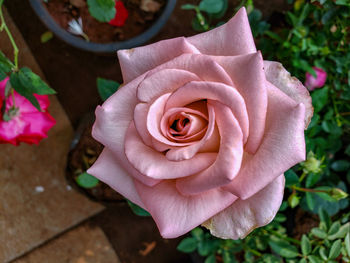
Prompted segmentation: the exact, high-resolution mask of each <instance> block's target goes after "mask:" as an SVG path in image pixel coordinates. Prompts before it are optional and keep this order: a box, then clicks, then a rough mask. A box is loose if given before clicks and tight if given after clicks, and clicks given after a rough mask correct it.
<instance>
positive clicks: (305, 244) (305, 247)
mask: <svg viewBox="0 0 350 263" xmlns="http://www.w3.org/2000/svg"><path fill="white" fill-rule="evenodd" d="M301 252H302V253H303V255H304V256H307V255H308V254H310V252H311V243H310V240H309V239H308V238H307V236H306V235H303V236H302V237H301Z"/></svg>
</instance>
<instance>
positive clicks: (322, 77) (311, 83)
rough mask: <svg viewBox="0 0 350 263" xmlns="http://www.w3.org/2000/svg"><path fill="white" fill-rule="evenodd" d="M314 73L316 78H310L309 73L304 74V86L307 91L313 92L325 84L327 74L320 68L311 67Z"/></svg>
mask: <svg viewBox="0 0 350 263" xmlns="http://www.w3.org/2000/svg"><path fill="white" fill-rule="evenodd" d="M313 69H314V70H315V72H316V78H315V77H314V76H312V75H311V74H310V73H309V72H306V76H305V77H306V81H305V86H306V87H307V88H308V89H309V90H314V89H315V88H322V87H323V86H324V84H325V83H326V79H327V72H326V71H324V70H323V69H321V68H317V67H313Z"/></svg>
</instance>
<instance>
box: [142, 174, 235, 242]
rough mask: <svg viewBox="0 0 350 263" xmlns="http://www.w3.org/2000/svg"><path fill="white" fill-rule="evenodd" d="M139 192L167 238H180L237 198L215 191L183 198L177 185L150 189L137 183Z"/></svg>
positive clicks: (166, 184)
mask: <svg viewBox="0 0 350 263" xmlns="http://www.w3.org/2000/svg"><path fill="white" fill-rule="evenodd" d="M135 186H136V189H137V191H138V193H139V195H140V197H141V199H142V201H143V203H144V204H145V206H146V210H147V211H148V212H150V214H151V215H152V217H153V219H154V220H155V221H156V223H157V226H158V228H159V231H160V233H161V235H162V236H163V237H164V238H176V237H178V236H180V235H183V234H185V233H187V232H188V231H190V230H191V229H193V228H195V227H196V226H198V225H199V224H201V223H203V222H204V221H206V220H207V219H209V218H210V217H212V216H213V215H215V214H217V213H218V212H220V211H222V210H223V209H225V208H226V207H228V206H229V205H231V204H232V203H233V202H234V201H235V200H236V199H237V198H236V197H235V196H234V195H232V194H231V193H228V192H225V191H222V190H220V189H214V190H211V191H208V192H205V193H203V194H201V195H193V196H183V195H181V194H180V193H179V192H178V191H177V190H176V187H175V183H174V182H173V181H163V182H161V183H160V184H158V185H156V186H154V187H148V186H145V185H143V184H141V183H138V182H136V181H135Z"/></svg>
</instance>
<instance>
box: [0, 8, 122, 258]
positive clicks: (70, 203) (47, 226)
mask: <svg viewBox="0 0 350 263" xmlns="http://www.w3.org/2000/svg"><path fill="white" fill-rule="evenodd" d="M5 15H6V20H7V23H8V26H9V27H10V30H11V32H12V33H13V35H14V37H15V40H16V43H17V45H18V46H19V49H20V56H19V64H20V66H27V67H30V68H31V69H32V70H33V71H34V72H35V73H37V74H39V75H41V76H42V77H43V74H42V72H41V70H40V68H39V67H38V65H37V63H36V61H35V59H34V57H33V56H32V54H31V52H30V50H29V48H28V46H27V45H26V43H25V41H24V40H23V38H22V36H21V35H20V33H19V31H18V30H17V28H16V26H15V25H14V23H13V22H12V20H11V18H10V17H9V16H8V14H7V12H5ZM28 23H30V21H28ZM0 49H1V50H2V52H4V53H5V54H6V55H7V56H8V57H9V58H10V59H12V54H13V50H12V46H11V45H10V43H9V41H8V38H7V36H6V35H5V34H4V33H0ZM67 88H68V86H67ZM50 100H51V105H50V108H49V111H50V113H51V115H52V116H53V117H54V118H55V119H56V121H57V124H56V126H55V127H54V128H53V129H52V130H51V131H50V132H49V136H48V138H47V139H45V140H43V141H42V142H41V143H40V144H39V145H38V146H35V145H34V146H29V145H24V144H23V145H20V146H18V147H15V146H12V145H0V189H1V190H0V262H10V261H11V260H14V259H16V258H19V257H21V256H22V255H24V254H25V256H24V257H22V258H21V259H19V260H17V261H15V262H21V263H23V262H53V263H54V262H77V263H84V262H111V263H113V262H119V260H118V258H117V256H116V255H115V253H114V251H113V249H112V248H111V246H110V244H109V242H108V241H107V239H106V237H105V235H104V233H103V232H102V230H100V229H99V228H90V227H88V226H87V225H83V226H79V227H77V228H74V227H75V226H77V225H78V224H79V223H81V222H82V221H84V220H86V219H87V218H89V217H91V216H93V215H95V214H97V213H98V212H100V211H102V210H103V206H101V205H100V204H98V203H95V202H92V201H90V200H89V199H87V198H86V197H85V196H83V195H81V194H79V193H77V192H76V191H74V190H73V189H72V188H71V187H70V186H69V185H68V184H67V182H66V180H65V167H66V157H67V153H68V148H69V144H70V141H71V138H72V134H73V129H72V127H71V124H70V122H69V120H68V118H67V116H66V114H65V112H64V110H63V109H62V107H61V105H60V104H59V102H58V100H57V98H56V97H55V96H50ZM69 229H71V230H69ZM62 233H64V234H62ZM57 236H59V238H55V237H57ZM43 244H45V245H43ZM38 247H39V248H38Z"/></svg>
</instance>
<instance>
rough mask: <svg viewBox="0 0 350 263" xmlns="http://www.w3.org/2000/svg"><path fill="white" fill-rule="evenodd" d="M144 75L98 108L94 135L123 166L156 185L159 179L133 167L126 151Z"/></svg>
mask: <svg viewBox="0 0 350 263" xmlns="http://www.w3.org/2000/svg"><path fill="white" fill-rule="evenodd" d="M143 77H144V75H143V76H140V77H138V78H137V79H135V80H133V81H132V82H130V83H128V84H127V85H125V86H123V87H121V88H120V89H119V90H118V92H116V93H114V94H113V95H112V96H111V97H110V98H108V100H107V101H106V102H105V103H104V104H103V105H102V107H101V106H98V107H97V108H96V111H95V114H96V121H95V124H94V126H93V129H92V136H93V137H94V138H95V139H96V140H98V141H99V142H101V143H102V144H103V145H104V146H106V147H108V148H109V149H110V150H111V151H112V152H113V154H114V155H115V157H116V159H117V160H118V161H119V163H120V164H122V166H123V168H124V169H125V170H126V171H128V173H129V174H130V175H131V176H133V177H134V178H136V179H138V180H140V181H142V182H143V183H144V184H147V185H154V184H156V183H158V182H159V181H158V180H154V179H152V178H148V177H146V176H144V175H142V174H140V173H139V172H138V171H137V170H135V168H133V167H132V166H131V165H130V163H129V162H128V160H127V159H126V156H125V153H124V141H125V134H126V131H127V129H128V127H129V124H130V122H131V121H132V119H133V116H134V108H135V106H136V104H137V102H138V100H137V98H136V89H137V86H138V84H139V83H140V81H141V80H142V79H143Z"/></svg>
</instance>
